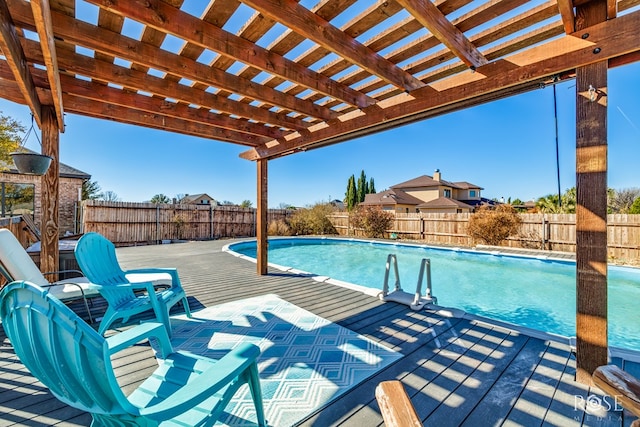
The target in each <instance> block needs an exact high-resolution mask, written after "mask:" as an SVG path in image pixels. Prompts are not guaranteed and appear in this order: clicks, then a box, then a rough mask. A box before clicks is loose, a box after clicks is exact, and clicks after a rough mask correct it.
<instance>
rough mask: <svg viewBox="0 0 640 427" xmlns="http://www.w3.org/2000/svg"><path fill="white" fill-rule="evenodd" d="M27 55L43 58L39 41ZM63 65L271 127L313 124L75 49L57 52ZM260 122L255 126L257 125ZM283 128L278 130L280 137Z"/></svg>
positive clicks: (28, 46) (29, 47)
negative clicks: (97, 57)
mask: <svg viewBox="0 0 640 427" xmlns="http://www.w3.org/2000/svg"><path fill="white" fill-rule="evenodd" d="M24 47H25V55H26V56H27V58H28V59H29V60H31V61H32V62H40V61H42V55H41V52H40V51H39V49H38V44H37V43H36V42H33V41H29V40H25V43H24ZM58 60H59V63H60V67H62V68H63V69H65V70H66V71H67V72H69V73H74V74H80V75H84V76H89V75H91V76H94V77H95V78H97V79H99V80H100V79H104V80H105V81H111V82H112V83H115V84H118V85H121V86H123V87H126V88H133V89H136V90H140V91H144V92H148V93H152V94H154V95H156V96H161V97H165V98H170V99H175V100H178V101H182V102H185V103H187V104H195V105H200V106H202V107H206V108H208V109H212V110H217V111H221V112H224V113H228V114H233V115H237V116H240V117H244V118H247V119H254V120H256V121H260V122H262V123H268V124H271V125H274V126H275V127H268V128H269V129H274V130H277V128H280V127H282V128H286V129H294V130H304V129H306V128H308V127H309V126H310V125H311V124H310V123H307V122H304V121H302V120H300V119H297V118H294V117H290V116H287V115H286V114H281V113H274V112H272V111H269V110H267V109H264V108H258V107H254V106H252V105H250V104H247V103H244V102H239V101H234V100H233V99H230V98H226V97H221V96H218V95H216V94H214V93H210V92H206V91H204V90H198V89H196V88H194V87H192V86H185V85H182V84H179V83H178V82H167V80H165V79H162V78H160V77H155V76H152V75H151V74H148V73H145V72H142V71H138V70H135V69H133V68H126V67H122V66H119V65H116V64H113V63H109V62H106V61H101V60H99V59H95V58H89V57H87V56H84V55H80V54H77V53H75V52H70V51H65V50H62V51H60V52H59V53H58ZM258 126H261V125H258V124H255V126H252V127H253V128H256V127H258ZM280 133H281V131H279V130H278V136H276V135H274V136H273V137H274V138H279V137H280V136H281V135H279V134H280Z"/></svg>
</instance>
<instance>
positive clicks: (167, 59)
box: [0, 0, 640, 383]
mask: <svg viewBox="0 0 640 427" xmlns="http://www.w3.org/2000/svg"><path fill="white" fill-rule="evenodd" d="M87 2H88V3H90V4H91V5H88V4H87V3H85V2H84V1H81V0H77V1H76V0H31V1H30V2H27V1H24V0H0V23H1V24H2V25H1V26H0V30H1V37H0V49H1V50H2V52H3V53H4V60H2V61H0V93H1V94H0V96H2V97H3V98H6V99H8V100H11V101H14V102H18V103H23V104H26V105H28V106H29V108H30V109H31V112H32V114H33V116H34V119H35V121H36V123H37V124H38V126H39V127H40V128H41V129H42V151H43V154H47V155H49V156H51V157H53V159H54V161H53V162H52V166H51V167H50V169H49V170H48V172H47V173H46V174H45V175H44V177H43V197H42V212H43V218H42V230H41V231H42V253H41V259H42V266H41V268H43V270H47V271H52V270H55V269H56V266H57V260H58V204H57V200H58V169H59V133H60V132H64V114H65V113H74V114H81V115H85V116H91V117H96V118H103V119H107V120H113V121H118V122H122V123H129V124H134V125H138V126H145V127H149V128H155V129H163V130H166V131H170V132H178V133H182V134H187V135H194V136H198V137H202V138H208V139H212V140H216V141H224V142H229V143H233V144H240V145H244V146H246V147H247V150H246V151H245V152H243V153H242V154H241V157H242V158H244V159H247V160H251V161H255V162H256V164H257V177H258V179H257V200H258V202H257V205H258V226H257V240H258V255H257V257H258V263H257V265H258V274H266V272H267V232H266V228H267V187H268V180H267V165H268V161H269V160H270V159H273V158H277V157H281V156H286V155H290V154H294V153H296V152H298V151H305V150H308V149H314V148H319V147H323V146H327V145H330V144H336V143H339V142H342V141H346V140H349V139H352V138H355V137H359V136H363V135H367V134H371V133H373V132H378V131H381V130H384V129H388V128H392V127H395V126H399V125H403V124H407V123H411V122H415V121H418V120H423V119H426V118H429V117H433V116H437V115H440V114H444V113H447V112H451V111H455V110H458V109H461V108H466V107H469V106H473V105H477V104H480V103H484V102H488V101H491V100H495V99H499V98H502V97H506V96H511V95H515V94H518V93H521V92H524V91H529V90H532V89H536V88H539V87H542V86H544V85H547V84H553V83H555V82H558V81H561V80H564V79H569V78H575V79H576V112H577V114H576V126H577V128H576V129H577V138H576V150H577V151H576V159H577V161H576V163H577V164H576V170H577V179H576V184H577V202H578V207H577V215H576V218H577V219H576V222H577V231H578V233H577V242H576V243H577V254H576V257H577V314H576V316H577V367H578V370H577V378H576V379H577V380H578V381H580V382H584V383H589V382H590V381H591V373H592V372H593V371H594V369H595V368H596V367H597V366H599V365H604V364H606V363H607V238H606V227H607V223H606V221H607V215H606V214H607V211H606V206H607V204H606V190H607V127H606V122H607V69H608V68H609V67H614V66H618V65H623V64H626V63H629V62H633V61H637V60H639V59H640V10H638V9H639V8H638V5H639V4H640V0H619V1H616V0H573V1H572V0H558V1H555V0H550V1H544V0H540V1H525V0H488V1H479V0H436V1H434V2H431V1H428V0H386V1H382V0H312V1H304V0H301V1H297V0H242V1H238V0H209V1H207V2H205V1H184V0H139V1H138V0H87ZM96 6H97V7H96ZM389 144H393V142H389Z"/></svg>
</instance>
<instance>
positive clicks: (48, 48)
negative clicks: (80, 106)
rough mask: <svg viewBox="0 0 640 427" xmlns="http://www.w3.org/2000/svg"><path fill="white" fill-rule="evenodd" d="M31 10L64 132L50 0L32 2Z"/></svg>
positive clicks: (57, 118) (59, 126)
mask: <svg viewBox="0 0 640 427" xmlns="http://www.w3.org/2000/svg"><path fill="white" fill-rule="evenodd" d="M31 10H33V18H34V20H35V25H36V31H37V32H38V37H39V38H40V46H41V48H42V54H43V56H44V64H45V67H46V68H47V76H48V78H49V88H50V90H51V94H52V96H53V108H54V110H55V113H56V120H57V121H58V130H59V131H60V132H64V106H63V104H62V89H61V88H60V73H59V70H58V59H57V57H56V45H55V39H54V37H53V24H52V22H51V9H50V6H49V0H31Z"/></svg>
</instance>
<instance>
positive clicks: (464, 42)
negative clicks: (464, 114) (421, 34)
mask: <svg viewBox="0 0 640 427" xmlns="http://www.w3.org/2000/svg"><path fill="white" fill-rule="evenodd" d="M396 1H397V2H398V3H400V4H401V5H402V6H404V8H405V9H407V10H408V11H409V13H411V15H413V16H414V17H415V18H416V20H418V22H420V23H421V24H422V25H423V26H424V27H425V28H426V29H428V30H429V31H431V33H432V34H433V35H434V36H436V38H437V39H438V40H440V41H441V42H442V43H443V44H444V45H445V46H447V47H448V48H449V49H450V50H451V51H452V52H453V53H454V54H455V55H456V56H457V57H458V58H460V59H461V60H462V62H464V63H465V64H467V65H468V66H469V67H472V68H478V67H481V66H482V65H485V64H486V63H487V62H488V61H487V59H486V58H485V57H484V56H483V55H482V53H480V51H479V50H478V48H476V47H475V46H474V45H473V43H471V42H470V41H469V39H468V38H467V37H466V36H465V35H464V34H463V33H462V31H460V30H459V29H458V28H457V27H456V26H454V25H453V24H452V23H451V22H450V21H449V20H448V19H447V18H446V17H445V16H444V15H443V13H442V12H440V10H439V9H438V8H437V7H436V6H435V5H434V4H433V3H432V2H431V1H422V0H396Z"/></svg>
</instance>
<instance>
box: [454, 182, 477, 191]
mask: <svg viewBox="0 0 640 427" xmlns="http://www.w3.org/2000/svg"><path fill="white" fill-rule="evenodd" d="M453 184H454V185H455V186H456V187H458V188H459V189H461V190H474V189H478V190H484V188H482V187H480V186H478V185H475V184H472V183H470V182H467V181H456V182H454V183H453Z"/></svg>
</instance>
